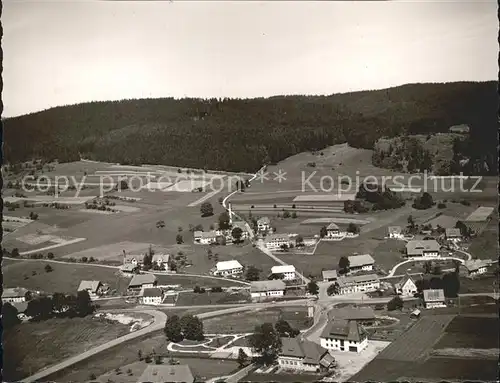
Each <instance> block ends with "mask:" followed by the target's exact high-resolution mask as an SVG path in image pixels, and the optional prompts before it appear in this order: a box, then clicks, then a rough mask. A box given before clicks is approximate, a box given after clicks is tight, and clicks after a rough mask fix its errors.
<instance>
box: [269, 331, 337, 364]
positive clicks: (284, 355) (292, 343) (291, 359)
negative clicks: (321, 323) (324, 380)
mask: <svg viewBox="0 0 500 383" xmlns="http://www.w3.org/2000/svg"><path fill="white" fill-rule="evenodd" d="M334 362H335V358H334V357H333V356H332V355H331V354H330V353H329V351H328V350H325V349H324V348H322V347H321V346H320V345H318V344H316V343H313V342H310V341H303V340H300V339H299V338H282V339H281V351H280V353H279V355H278V365H279V366H280V367H281V368H283V369H285V370H295V371H307V372H320V371H322V370H327V369H328V368H330V367H331V366H332V365H333V364H334Z"/></svg>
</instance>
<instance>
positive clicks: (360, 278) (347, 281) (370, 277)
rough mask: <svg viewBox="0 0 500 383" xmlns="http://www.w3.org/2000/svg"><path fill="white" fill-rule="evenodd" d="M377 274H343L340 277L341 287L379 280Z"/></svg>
mask: <svg viewBox="0 0 500 383" xmlns="http://www.w3.org/2000/svg"><path fill="white" fill-rule="evenodd" d="M378 280H379V278H378V275H377V274H367V275H352V276H343V277H340V278H339V279H338V284H339V286H340V287H343V286H347V285H354V284H356V283H363V282H370V281H378Z"/></svg>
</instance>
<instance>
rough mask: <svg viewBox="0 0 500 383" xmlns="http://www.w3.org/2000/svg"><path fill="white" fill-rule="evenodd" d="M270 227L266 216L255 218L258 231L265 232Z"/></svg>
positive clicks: (269, 221)
mask: <svg viewBox="0 0 500 383" xmlns="http://www.w3.org/2000/svg"><path fill="white" fill-rule="evenodd" d="M270 228H271V220H270V219H269V218H268V217H262V218H259V219H258V220H257V229H258V231H259V232H266V231H268V230H269V229H270Z"/></svg>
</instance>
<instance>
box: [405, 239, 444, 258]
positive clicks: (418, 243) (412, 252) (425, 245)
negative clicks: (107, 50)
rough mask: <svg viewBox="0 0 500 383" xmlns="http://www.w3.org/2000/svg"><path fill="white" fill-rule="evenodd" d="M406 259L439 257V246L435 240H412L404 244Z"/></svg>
mask: <svg viewBox="0 0 500 383" xmlns="http://www.w3.org/2000/svg"><path fill="white" fill-rule="evenodd" d="M406 255H407V256H408V257H439V256H440V255H441V245H440V244H439V243H438V242H437V241H436V240H435V239H427V240H413V241H409V242H408V243H407V244H406Z"/></svg>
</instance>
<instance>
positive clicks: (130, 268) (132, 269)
mask: <svg viewBox="0 0 500 383" xmlns="http://www.w3.org/2000/svg"><path fill="white" fill-rule="evenodd" d="M120 270H121V272H122V273H125V274H134V273H136V272H138V271H139V266H137V265H133V264H132V263H127V264H125V265H123V266H121V267H120Z"/></svg>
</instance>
